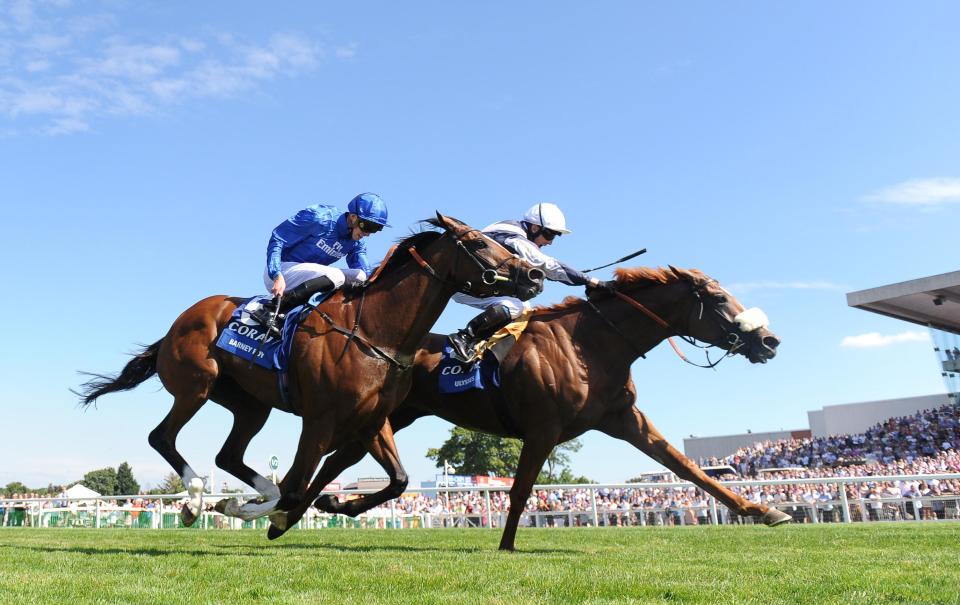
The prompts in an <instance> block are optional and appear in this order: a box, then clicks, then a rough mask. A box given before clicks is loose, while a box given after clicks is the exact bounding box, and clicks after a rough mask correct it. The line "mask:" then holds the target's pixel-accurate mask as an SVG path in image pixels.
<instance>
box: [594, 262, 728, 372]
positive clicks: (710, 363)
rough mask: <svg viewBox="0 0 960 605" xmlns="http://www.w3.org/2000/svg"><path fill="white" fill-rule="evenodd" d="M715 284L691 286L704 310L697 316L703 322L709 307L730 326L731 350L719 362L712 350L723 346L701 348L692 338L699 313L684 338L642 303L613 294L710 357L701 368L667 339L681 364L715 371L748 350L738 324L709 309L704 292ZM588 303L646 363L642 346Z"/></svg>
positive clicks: (715, 308) (715, 309)
mask: <svg viewBox="0 0 960 605" xmlns="http://www.w3.org/2000/svg"><path fill="white" fill-rule="evenodd" d="M715 281H716V280H713V279H710V280H708V281H705V282H703V283H700V284H695V283H691V287H692V292H693V295H694V296H695V297H696V299H697V300H698V301H699V302H700V310H699V312H698V313H696V315H697V320H698V321H700V320H702V319H703V312H704V309H706V308H708V306H709V309H710V311H711V312H713V313H716V314H717V315H718V316H719V317H720V319H721V320H722V321H723V323H724V324H726V326H727V343H728V344H729V345H730V348H728V349H726V351H725V352H724V354H723V356H721V357H720V359H717V360H716V361H710V349H712V348H714V347H718V348H719V345H713V344H710V343H707V344H706V345H701V344H700V343H698V342H697V340H696V339H695V338H694V337H692V336H689V334H690V332H691V330H690V328H691V326H692V324H693V316H694V313H695V309H691V310H690V314H689V315H688V317H687V326H686V328H687V329H686V334H684V333H683V332H681V331H680V330H677V329H676V328H674V327H673V326H672V325H670V323H668V322H667V321H666V320H664V319H663V318H662V317H660V316H659V315H657V314H656V313H654V312H653V311H651V310H650V309H648V308H647V307H646V306H645V305H644V304H643V303H641V302H639V301H637V300H635V299H633V298H631V297H629V296H627V295H626V294H624V293H623V292H620V291H618V290H611V292H610V293H611V294H612V295H613V296H616V297H617V298H619V299H620V300H623V301H625V302H626V303H627V304H629V305H630V306H632V307H634V308H635V309H637V310H639V311H640V312H641V313H643V314H644V315H646V316H647V317H649V318H650V319H651V320H653V322H654V323H656V324H657V325H659V326H660V327H661V328H663V329H665V330H666V331H667V332H668V333H669V334H671V335H672V336H678V337H679V338H680V339H681V340H683V341H684V342H686V343H688V344H690V345H692V346H694V347H696V348H698V349H703V350H704V354H705V355H706V357H707V364H706V365H700V364H698V363H694V362H692V361H690V360H689V359H687V356H686V355H684V354H683V351H681V350H680V347H678V346H677V344H676V343H675V342H674V340H673V337H672V336H668V337H667V342H669V343H670V346H671V347H673V350H674V351H675V352H676V353H677V355H678V356H679V357H680V359H681V360H683V361H685V362H686V363H688V364H690V365H692V366H696V367H698V368H715V367H716V366H717V365H718V364H719V363H720V362H721V361H723V360H724V359H726V358H727V357H730V356H731V355H734V354H736V353H737V351H739V350H740V349H741V348H743V347H744V346H746V343H745V342H744V341H743V339H742V338H741V337H740V329H739V328H738V327H737V326H736V324H734V323H733V322H732V321H730V320H729V319H727V316H726V315H724V314H723V313H722V312H721V311H720V307H719V305H717V304H709V305H708V303H707V302H705V301H704V296H703V290H705V289H706V287H707V286H708V285H709V284H710V283H712V282H715ZM586 302H587V305H588V306H589V307H590V308H591V309H593V311H594V312H595V313H596V314H597V315H598V316H599V317H600V319H602V320H603V321H604V323H606V324H607V326H608V327H610V328H611V329H612V330H613V331H614V332H616V333H617V334H618V335H620V337H621V338H622V339H623V340H624V341H626V342H627V344H629V345H630V346H631V347H632V348H633V349H634V351H636V352H637V353H638V354H639V355H640V357H642V358H644V359H645V358H646V356H645V355H644V354H643V352H642V350H641V349H640V347H638V346H637V345H636V344H635V343H634V342H633V340H631V339H630V337H629V336H627V335H626V334H625V333H624V332H623V330H621V329H620V327H619V326H618V325H617V324H616V323H614V322H613V321H612V320H611V319H610V318H608V317H607V316H606V315H604V314H603V312H602V311H601V310H600V308H599V307H598V306H597V305H596V304H594V303H593V301H591V300H590V299H589V298H588V299H587V301H586Z"/></svg>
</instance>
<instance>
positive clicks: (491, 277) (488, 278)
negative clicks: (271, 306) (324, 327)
mask: <svg viewBox="0 0 960 605" xmlns="http://www.w3.org/2000/svg"><path fill="white" fill-rule="evenodd" d="M474 231H475V230H474ZM447 233H448V234H449V235H450V236H451V237H453V238H454V240H456V242H457V246H458V247H459V248H460V249H461V250H462V251H463V252H464V253H465V254H466V255H467V257H468V258H469V259H470V260H472V261H473V262H474V263H476V265H477V267H479V268H480V269H481V271H482V274H481V279H482V280H483V283H484V284H486V285H488V286H492V285H493V284H495V283H497V282H498V281H506V282H509V281H511V280H510V278H507V277H503V276H501V275H499V274H498V273H497V270H498V269H500V267H502V266H503V264H504V263H506V262H507V261H509V260H510V258H512V257H508V258H506V259H504V260H503V261H502V262H501V263H500V264H499V265H497V266H496V267H490V265H489V263H484V262H483V260H481V259H480V258H479V257H478V256H477V255H475V254H474V253H472V252H471V251H470V249H469V248H467V247H466V246H465V245H464V243H463V241H462V240H461V239H460V238H459V237H457V236H456V235H454V234H452V233H450V232H447ZM393 250H394V249H393V248H391V249H390V253H389V254H388V255H387V257H388V258H389V256H390V255H391V254H392V253H393ZM407 252H409V253H410V256H411V257H412V258H413V260H415V261H416V262H417V264H418V265H420V267H422V268H423V269H424V270H425V271H426V272H427V273H428V274H430V276H431V277H433V278H434V279H436V280H437V281H439V282H441V283H443V284H446V285H452V286H455V287H456V288H457V290H459V291H461V292H465V293H469V292H470V291H471V290H472V289H473V285H472V284H471V283H470V282H469V281H466V282H464V283H463V284H459V283H457V282H455V281H453V280H449V279H446V278H444V277H441V276H440V275H439V274H438V273H437V271H436V269H434V268H433V267H431V266H430V263H428V262H427V261H426V260H424V258H423V257H422V256H420V253H419V252H417V249H416V248H415V247H414V246H410V247H409V248H408V249H407ZM456 262H458V263H459V262H460V256H459V255H458V256H457V261H456ZM384 264H386V263H382V264H381V265H380V267H379V268H378V269H377V272H376V273H374V275H373V277H372V278H371V279H370V280H369V281H368V283H369V282H370V281H373V279H375V278H376V277H377V276H379V274H380V270H381V269H382V268H383V266H384ZM454 269H455V270H456V267H454ZM514 285H516V283H515V281H514ZM366 296H367V288H366V287H364V288H363V289H362V290H361V293H360V303H359V304H358V305H357V316H356V317H355V318H354V320H353V329H350V330H348V329H346V328H344V327H342V326H340V325H339V324H337V323H336V322H335V321H334V320H333V318H332V317H330V316H329V315H328V314H327V313H325V312H323V311H321V310H320V309H316V312H317V313H318V314H319V315H320V317H322V318H323V320H324V321H325V322H327V323H328V324H330V328H331V329H332V330H333V331H335V332H339V333H340V334H343V335H344V336H346V337H347V342H346V343H345V344H344V346H343V351H341V353H340V356H339V357H338V358H337V363H340V360H342V359H343V356H344V355H346V353H347V350H348V349H349V348H350V343H351V342H353V341H354V340H358V341H360V342H361V343H363V345H364V346H365V347H367V348H368V349H369V350H371V351H373V352H374V353H375V354H376V355H377V356H378V357H380V358H381V359H384V360H386V361H388V362H389V363H390V364H391V365H393V366H394V367H396V368H397V369H398V370H400V371H401V372H406V371H407V370H409V369H410V368H412V367H413V366H412V365H411V364H405V363H401V362H400V361H398V360H397V359H396V358H395V357H393V356H392V355H390V354H389V353H387V352H386V351H384V350H383V349H381V348H380V347H378V346H377V345H375V344H373V343H372V342H370V341H369V340H368V339H366V338H364V337H363V336H361V335H360V334H359V330H360V317H361V316H362V314H363V301H364V299H365V298H366Z"/></svg>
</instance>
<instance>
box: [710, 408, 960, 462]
mask: <svg viewBox="0 0 960 605" xmlns="http://www.w3.org/2000/svg"><path fill="white" fill-rule="evenodd" d="M957 452H960V406H957V405H953V404H951V405H945V406H943V407H940V408H936V409H933V410H923V411H920V412H917V413H916V414H914V415H912V416H902V417H898V418H890V419H889V420H886V421H884V422H881V423H879V424H877V425H875V426H873V427H871V428H869V429H868V430H867V431H865V432H864V433H860V434H855V435H839V436H830V437H817V438H805V439H781V440H778V441H769V440H768V441H761V442H758V443H755V444H753V445H751V446H749V447H744V448H740V449H739V450H737V451H736V452H735V453H733V454H731V455H730V456H727V457H725V458H720V459H718V458H711V459H707V460H701V461H700V463H701V466H703V465H709V466H715V465H724V464H726V465H730V466H732V467H733V468H734V469H736V470H737V472H738V473H739V474H740V475H741V476H742V477H754V476H756V475H757V472H758V471H760V470H761V469H768V468H790V467H803V468H805V469H810V470H822V469H825V470H826V472H827V473H828V474H832V475H841V476H844V469H845V468H853V469H855V470H853V471H847V474H850V473H855V474H858V475H864V474H869V475H878V474H901V473H899V472H895V471H896V469H898V468H903V469H913V470H914V471H915V472H925V473H933V472H957V471H958V470H960V463H958V458H957V454H956V453H957ZM873 469H876V470H877V471H879V470H883V471H884V472H883V473H881V472H874V470H873ZM889 471H894V472H889ZM820 476H822V475H820Z"/></svg>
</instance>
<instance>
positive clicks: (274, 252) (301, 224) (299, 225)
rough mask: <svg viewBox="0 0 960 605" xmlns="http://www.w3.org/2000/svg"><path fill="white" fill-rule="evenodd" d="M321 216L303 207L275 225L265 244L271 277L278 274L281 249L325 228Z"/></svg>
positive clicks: (274, 277)
mask: <svg viewBox="0 0 960 605" xmlns="http://www.w3.org/2000/svg"><path fill="white" fill-rule="evenodd" d="M321 218H322V217H321V216H319V215H318V214H317V212H316V211H315V210H314V209H312V208H304V209H303V210H301V211H300V212H298V213H297V214H296V215H294V216H292V217H290V218H288V219H287V220H285V221H283V222H282V223H280V224H279V225H277V226H276V228H275V229H274V230H273V233H271V234H270V242H269V243H268V244H267V271H268V273H269V275H270V278H271V279H273V280H276V279H277V276H278V275H280V254H281V252H283V249H284V248H285V247H289V246H295V245H296V244H297V243H299V242H300V241H302V240H303V239H305V238H306V237H308V236H309V235H311V234H313V233H316V232H317V231H318V230H319V229H321V228H325V226H324V225H323V224H322V223H323V221H322V220H321Z"/></svg>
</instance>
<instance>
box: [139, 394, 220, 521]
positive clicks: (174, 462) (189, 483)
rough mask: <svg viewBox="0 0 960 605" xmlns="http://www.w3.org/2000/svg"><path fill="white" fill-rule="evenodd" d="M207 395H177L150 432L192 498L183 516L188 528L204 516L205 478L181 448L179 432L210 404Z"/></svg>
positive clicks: (155, 447) (184, 507)
mask: <svg viewBox="0 0 960 605" xmlns="http://www.w3.org/2000/svg"><path fill="white" fill-rule="evenodd" d="M206 401H207V397H206V394H205V393H204V394H202V395H194V396H183V397H175V398H174V401H173V408H172V409H171V410H170V413H169V414H167V415H166V417H165V418H164V419H163V420H162V421H161V422H160V424H158V425H157V428H155V429H153V430H152V431H151V432H150V436H149V437H148V441H149V442H150V445H151V446H152V447H153V449H155V450H157V452H159V453H160V455H161V456H163V458H164V460H166V461H167V462H168V463H170V466H172V467H173V470H174V471H176V473H177V474H178V475H180V479H182V480H183V484H184V486H186V488H187V493H188V494H189V495H190V501H189V502H188V503H187V504H184V505H183V509H182V510H181V511H180V518H181V520H182V521H183V524H184V525H185V526H187V527H190V526H191V525H193V523H194V521H196V520H197V517H198V516H199V515H200V510H201V507H202V506H203V479H201V478H200V476H199V475H197V473H196V472H195V471H194V470H193V469H192V468H190V465H189V464H187V461H186V460H184V458H183V456H181V455H180V452H178V451H177V435H178V434H179V433H180V429H182V428H183V426H184V425H185V424H187V423H188V422H190V419H191V418H193V416H194V414H196V413H197V411H198V410H199V409H200V408H201V407H203V404H204V403H206Z"/></svg>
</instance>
